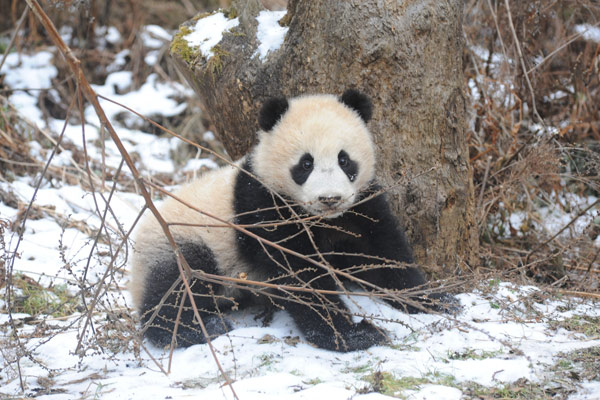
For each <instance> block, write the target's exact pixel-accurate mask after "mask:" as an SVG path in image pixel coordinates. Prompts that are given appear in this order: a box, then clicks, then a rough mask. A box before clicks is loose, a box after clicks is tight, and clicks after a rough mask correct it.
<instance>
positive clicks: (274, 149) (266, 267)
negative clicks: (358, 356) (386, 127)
mask: <svg viewBox="0 0 600 400" xmlns="http://www.w3.org/2000/svg"><path fill="white" fill-rule="evenodd" d="M371 112H372V105H371V101H370V100H369V99H368V97H367V96H365V95H364V94H362V93H360V92H358V91H356V90H353V89H350V90H347V91H346V92H345V93H344V94H343V95H342V96H341V97H339V98H338V97H336V96H333V95H310V96H308V95H307V96H301V97H296V98H292V99H289V100H288V99H285V98H275V99H270V100H268V101H267V102H266V103H265V104H264V105H263V107H262V109H261V111H260V115H259V125H260V128H261V131H259V132H258V135H259V142H258V144H257V145H256V146H255V147H254V148H253V149H252V151H251V152H250V154H248V155H247V156H246V157H245V158H244V159H242V160H241V161H240V162H238V163H237V164H234V165H232V166H227V167H224V168H221V169H218V170H215V171H212V172H209V173H206V174H204V175H203V176H202V177H200V178H199V179H197V180H195V181H193V182H191V183H190V184H188V185H186V186H184V187H182V188H181V189H180V190H179V191H177V192H175V193H174V197H169V198H168V199H166V200H165V202H164V203H163V205H162V207H161V208H160V209H159V211H160V213H161V215H162V216H163V217H164V219H165V220H166V222H167V223H168V224H169V227H170V230H171V232H172V234H173V237H174V238H175V240H176V242H177V244H178V246H179V248H180V249H181V252H182V254H183V256H184V257H185V259H186V261H187V263H188V264H189V265H190V267H191V268H192V269H194V270H202V271H204V272H205V273H206V274H211V275H213V276H214V275H220V276H226V277H232V278H243V279H247V280H249V281H261V282H268V283H270V284H277V285H284V286H287V287H291V286H295V287H300V288H302V290H289V289H286V288H281V289H273V288H271V289H269V290H270V291H269V292H268V295H269V300H268V301H269V302H271V303H275V305H276V306H278V307H280V308H283V309H285V310H286V311H287V312H289V313H290V315H291V316H292V318H293V320H294V321H295V323H296V324H297V325H298V328H299V329H300V330H301V331H302V333H303V334H304V336H305V338H306V340H308V341H309V342H311V343H313V344H315V345H316V346H318V347H320V348H323V349H330V350H337V351H352V350H359V349H365V348H368V347H370V346H373V345H376V344H382V343H385V341H386V336H385V334H384V332H382V331H381V330H380V329H377V328H376V327H374V326H373V325H371V324H370V323H369V322H367V321H366V320H364V319H363V320H362V321H361V322H359V323H354V322H353V321H352V317H351V315H350V314H349V311H348V309H347V307H346V306H345V305H344V303H343V302H342V300H341V299H340V297H339V296H338V295H337V294H335V291H337V290H340V289H342V287H341V286H340V284H341V283H342V282H344V281H348V279H347V278H353V279H354V281H355V282H358V283H359V285H360V286H361V287H362V288H363V289H365V290H372V288H373V287H381V288H384V289H392V290H401V289H406V288H412V287H415V286H419V285H423V284H425V283H426V280H425V277H424V274H423V273H422V272H421V270H419V269H418V268H416V267H414V266H410V265H409V266H405V267H398V266H397V265H396V268H393V267H392V268H391V267H390V265H392V264H394V263H396V264H398V263H407V264H412V263H413V262H414V259H413V256H412V252H411V248H410V246H409V244H408V243H407V240H406V238H405V236H404V233H403V230H402V228H401V227H400V226H399V224H398V221H397V220H396V219H395V218H394V216H393V215H392V214H391V212H390V209H389V206H388V204H387V201H386V198H385V195H383V194H380V188H379V187H378V186H377V184H376V183H375V146H374V143H373V139H372V137H371V134H370V133H369V130H368V129H367V126H366V123H367V122H368V121H369V119H370V117H371ZM183 203H187V204H183ZM188 205H191V206H192V207H193V208H190V207H189V206H188ZM213 217H217V218H219V220H217V219H215V218H213ZM223 221H227V222H232V223H234V224H236V225H238V226H239V227H240V229H239V230H236V229H234V228H233V227H232V226H231V225H227V224H224V223H223ZM386 265H387V267H386ZM179 278H180V275H179V269H178V267H177V261H176V257H175V254H174V252H173V250H172V248H171V246H170V245H169V243H168V241H167V239H166V238H165V235H164V233H163V231H162V229H161V227H160V225H159V224H158V222H157V221H156V219H155V218H154V216H153V215H151V214H150V215H146V216H145V218H144V219H143V220H142V222H141V224H140V226H139V227H138V228H137V237H136V239H135V246H134V254H133V260H132V274H131V284H130V291H131V294H132V297H133V301H134V305H135V306H136V308H137V310H138V312H139V314H140V317H141V321H142V324H143V329H144V335H145V337H146V338H147V339H149V340H150V341H151V342H153V343H154V344H155V345H158V346H165V345H168V344H170V343H171V340H172V332H173V330H174V328H175V321H176V320H177V316H178V315H179V321H180V322H179V324H177V334H176V345H178V346H189V345H193V344H197V343H205V342H206V338H205V337H204V335H203V334H202V332H201V331H200V327H199V325H198V321H196V320H195V317H194V312H193V310H192V307H191V303H190V301H189V298H187V296H186V295H185V289H184V287H183V283H182V281H181V280H180V279H179ZM208 278H209V279H202V280H201V279H194V278H192V279H190V281H189V283H190V286H191V289H192V291H193V293H194V300H195V303H196V305H197V308H198V310H199V312H200V316H201V317H202V321H203V323H204V325H205V327H206V330H207V331H208V333H209V335H210V336H211V337H215V336H219V335H221V334H224V333H226V332H227V331H228V330H229V329H230V325H229V323H228V322H227V320H226V319H225V318H223V316H222V314H221V312H223V311H226V310H228V309H231V308H237V307H238V306H247V305H248V304H252V303H255V300H256V299H257V298H260V297H261V296H257V295H256V291H257V290H258V291H261V290H265V289H264V288H261V287H252V288H253V290H252V291H248V290H243V289H241V288H240V287H239V285H237V286H236V285H221V284H219V283H218V281H217V280H215V279H214V277H213V279H212V280H211V279H210V276H208ZM312 289H321V290H324V291H330V292H333V293H327V292H326V293H322V292H321V293H318V292H315V291H313V290H312ZM184 297H185V299H184ZM262 297H263V301H264V296H262ZM433 297H435V298H438V297H441V296H433ZM182 299H183V300H184V301H183V306H181V303H182ZM428 300H429V301H428ZM430 300H431V297H429V298H428V299H425V300H423V299H421V301H425V302H426V303H429V302H430ZM387 301H388V302H389V303H390V304H392V305H393V306H395V307H396V308H400V309H403V310H406V311H408V312H417V311H419V310H418V309H417V307H415V306H414V303H412V302H411V304H408V305H407V304H400V303H399V302H394V301H392V300H387Z"/></svg>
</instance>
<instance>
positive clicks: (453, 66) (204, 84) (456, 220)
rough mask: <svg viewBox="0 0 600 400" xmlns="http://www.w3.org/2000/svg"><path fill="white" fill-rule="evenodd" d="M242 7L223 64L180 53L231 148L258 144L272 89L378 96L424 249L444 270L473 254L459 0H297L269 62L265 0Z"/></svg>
mask: <svg viewBox="0 0 600 400" xmlns="http://www.w3.org/2000/svg"><path fill="white" fill-rule="evenodd" d="M242 4H243V5H242ZM237 7H238V15H239V16H240V25H239V26H238V27H237V28H235V29H234V30H233V32H229V33H227V34H225V35H224V37H223V40H222V41H221V43H220V44H219V49H220V50H221V51H222V52H223V53H222V54H225V55H221V57H220V60H219V61H220V63H221V64H222V65H221V69H220V70H219V71H216V70H215V69H214V68H212V69H211V68H209V67H210V60H206V59H205V58H204V57H201V56H199V57H197V58H195V59H194V60H192V61H189V58H188V59H187V60H186V58H185V57H182V56H181V55H180V54H178V53H177V52H173V56H174V57H175V60H176V63H177V65H178V67H179V69H180V71H181V72H182V73H183V74H184V76H185V77H186V79H187V80H188V81H189V82H190V84H191V85H192V87H193V88H194V89H195V90H196V92H197V93H198V95H199V96H200V99H201V101H202V102H203V105H204V107H205V110H206V111H207V112H208V117H209V118H210V119H211V120H212V122H213V124H214V127H215V130H216V134H217V136H218V137H219V138H220V139H221V141H222V142H223V144H224V146H225V148H226V149H227V151H228V153H229V154H230V155H231V157H232V158H234V159H237V158H239V157H241V156H242V155H244V154H245V153H246V152H247V150H248V149H249V148H250V146H251V145H252V144H253V143H254V141H255V139H256V136H255V132H256V130H257V128H258V126H257V118H256V115H257V110H258V109H259V107H260V105H261V104H262V102H263V101H264V100H265V99H266V98H268V97H271V96H281V95H283V96H295V95H299V94H303V93H340V94H341V93H342V92H343V91H344V89H346V88H347V87H350V86H353V87H356V88H357V89H359V90H361V91H363V92H365V93H366V94H368V95H369V96H370V97H371V98H372V99H373V103H374V114H373V120H372V121H371V122H370V123H369V128H370V130H371V132H373V134H374V136H375V141H376V143H377V146H378V148H379V155H378V156H379V158H378V175H379V178H380V180H381V182H382V183H383V184H384V185H387V186H389V187H390V190H389V195H390V198H391V200H392V204H393V207H394V211H395V212H396V213H397V215H398V216H399V217H400V218H401V220H402V221H403V222H404V223H405V225H406V227H407V233H408V236H409V238H410V239H411V242H412V243H413V245H414V248H415V255H416V257H417V260H418V261H419V262H420V263H422V264H423V265H424V268H425V269H426V270H428V271H429V272H432V273H436V275H437V273H439V272H441V274H442V275H447V274H448V273H452V272H454V271H455V268H456V267H457V266H459V267H462V266H464V265H465V264H463V262H466V263H468V262H470V261H472V260H473V258H474V256H475V254H476V250H477V241H476V235H475V224H474V223H473V187H472V180H471V172H470V168H469V163H468V158H467V146H466V136H465V103H466V100H465V93H464V82H463V70H462V50H463V46H464V43H463V34H462V7H463V1H462V0H447V1H438V0H426V1H416V0H404V1H379V0H361V1H328V0H290V2H289V4H288V15H287V16H286V18H285V19H286V21H288V22H289V31H288V32H287V34H286V37H285V41H284V43H283V46H282V47H281V48H280V49H279V50H277V51H276V52H272V53H270V54H269V55H268V56H267V58H266V60H264V62H261V61H260V60H259V58H258V56H256V55H255V51H256V48H257V45H258V43H257V39H256V29H257V22H256V15H257V14H258V12H259V11H260V10H261V6H260V2H259V1H258V0H250V1H247V2H240V3H239V4H238V5H237Z"/></svg>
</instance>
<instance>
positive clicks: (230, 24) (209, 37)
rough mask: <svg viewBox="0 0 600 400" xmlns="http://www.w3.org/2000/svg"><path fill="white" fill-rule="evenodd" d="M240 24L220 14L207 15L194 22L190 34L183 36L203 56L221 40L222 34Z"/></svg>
mask: <svg viewBox="0 0 600 400" xmlns="http://www.w3.org/2000/svg"><path fill="white" fill-rule="evenodd" d="M239 23H240V20H239V19H238V18H233V19H228V18H227V17H225V14H223V13H222V12H218V13H215V14H213V15H209V16H208V17H204V18H201V19H199V20H198V22H196V25H194V27H192V28H191V30H192V32H191V33H188V34H187V35H185V36H183V39H185V40H186V41H187V42H188V44H189V45H190V46H197V47H198V48H199V49H200V52H202V54H203V55H204V56H209V52H210V51H211V49H212V48H213V47H215V46H216V45H217V44H218V43H219V42H220V41H221V40H222V39H223V32H225V31H228V30H230V29H233V28H235V27H236V26H238V25H239Z"/></svg>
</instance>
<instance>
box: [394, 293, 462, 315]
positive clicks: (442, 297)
mask: <svg viewBox="0 0 600 400" xmlns="http://www.w3.org/2000/svg"><path fill="white" fill-rule="evenodd" d="M412 300H413V301H414V302H415V303H418V305H415V304H402V305H400V306H398V305H396V304H394V303H393V304H392V305H393V306H394V307H396V308H398V309H401V310H404V311H406V312H408V313H409V314H418V313H430V312H433V313H436V312H437V313H445V314H458V313H459V312H460V311H461V310H462V306H461V305H460V301H459V300H458V299H457V298H456V297H454V296H452V295H451V294H449V293H445V292H439V293H430V294H428V295H426V296H423V297H416V298H413V299H412Z"/></svg>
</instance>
